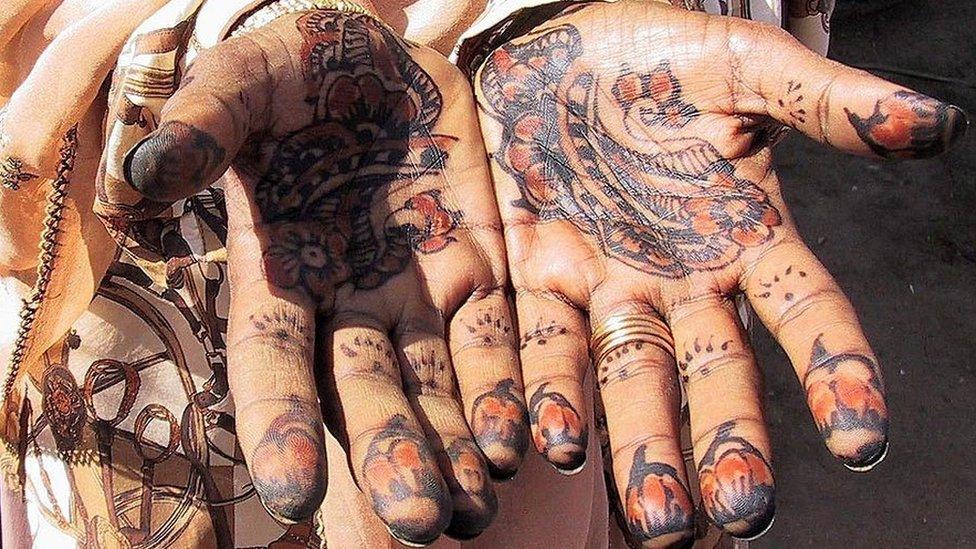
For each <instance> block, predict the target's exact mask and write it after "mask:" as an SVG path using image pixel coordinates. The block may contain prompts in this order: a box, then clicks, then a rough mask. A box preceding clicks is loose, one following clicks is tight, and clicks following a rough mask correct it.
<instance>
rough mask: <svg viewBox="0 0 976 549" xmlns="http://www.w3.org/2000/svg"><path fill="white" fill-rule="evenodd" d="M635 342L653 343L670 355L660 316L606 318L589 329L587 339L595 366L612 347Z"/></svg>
mask: <svg viewBox="0 0 976 549" xmlns="http://www.w3.org/2000/svg"><path fill="white" fill-rule="evenodd" d="M637 341H639V342H643V343H648V344H651V345H655V346H657V347H659V348H660V349H661V350H663V351H664V352H666V353H668V354H669V355H670V356H674V339H673V338H672V337H671V330H670V329H669V328H668V326H667V325H666V324H665V323H664V322H663V321H662V320H661V319H659V318H656V317H653V316H650V315H640V316H638V315H628V316H617V317H610V318H609V319H607V320H606V321H604V322H603V323H601V324H600V325H599V326H598V327H597V328H596V329H595V330H594V331H593V336H592V338H591V339H590V349H591V356H592V358H593V364H594V365H599V364H600V363H601V362H603V361H604V360H605V359H606V358H607V356H609V355H610V354H611V353H612V352H613V351H614V350H616V349H619V348H620V347H621V346H623V345H625V344H627V343H631V342H637Z"/></svg>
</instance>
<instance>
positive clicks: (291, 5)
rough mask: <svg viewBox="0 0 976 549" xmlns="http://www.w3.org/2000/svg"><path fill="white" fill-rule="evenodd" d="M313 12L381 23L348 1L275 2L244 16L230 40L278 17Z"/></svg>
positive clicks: (364, 9)
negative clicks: (355, 15) (356, 16)
mask: <svg viewBox="0 0 976 549" xmlns="http://www.w3.org/2000/svg"><path fill="white" fill-rule="evenodd" d="M314 10H335V11H342V12H346V13H358V14H360V15H366V16H369V17H372V18H373V19H375V20H376V21H378V22H381V23H382V21H381V20H380V18H379V17H377V16H376V14H375V13H373V12H371V11H370V10H368V9H366V8H365V7H364V6H362V5H360V4H357V3H356V2H350V1H349V0H275V1H274V2H271V3H269V4H265V5H264V6H262V7H260V8H258V9H256V10H254V11H252V12H250V13H248V14H246V15H244V16H242V17H241V19H240V20H239V23H237V24H235V25H234V26H233V27H232V30H231V31H230V35H229V37H230V38H234V37H236V36H240V35H242V34H245V33H248V32H251V31H253V30H255V29H259V28H261V27H264V26H266V25H268V24H270V23H272V22H273V21H275V20H276V19H278V18H279V17H284V16H286V15H291V14H293V13H301V12H305V11H314Z"/></svg>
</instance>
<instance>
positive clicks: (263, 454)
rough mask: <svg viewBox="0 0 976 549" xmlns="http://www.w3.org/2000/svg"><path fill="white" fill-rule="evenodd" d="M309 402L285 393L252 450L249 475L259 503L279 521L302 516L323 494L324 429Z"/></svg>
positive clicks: (307, 513)
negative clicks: (284, 405) (284, 407)
mask: <svg viewBox="0 0 976 549" xmlns="http://www.w3.org/2000/svg"><path fill="white" fill-rule="evenodd" d="M316 417H318V414H317V413H316V411H315V410H314V409H313V408H312V405H311V404H309V403H308V402H305V401H303V400H302V399H300V398H299V397H297V396H292V397H289V399H288V410H287V411H285V412H284V413H282V414H281V415H279V416H278V417H276V418H275V419H274V421H272V422H271V425H269V426H268V428H267V430H266V431H265V433H264V437H263V438H262V439H261V442H260V443H259V444H258V445H257V447H256V448H255V449H254V452H253V453H252V454H251V459H250V461H249V463H250V464H251V479H252V482H253V483H254V488H255V489H256V490H257V491H258V494H260V495H261V501H262V503H264V506H265V507H266V508H267V509H268V511H269V512H270V513H271V514H272V516H274V517H275V518H276V519H278V520H279V521H282V522H289V523H290V522H298V521H302V520H306V519H308V518H309V517H311V516H312V514H314V513H315V511H316V509H318V507H319V504H320V503H322V498H323V497H325V472H326V467H325V446H324V444H325V433H324V430H323V427H322V423H321V422H320V421H318V420H316V419H315V418H316Z"/></svg>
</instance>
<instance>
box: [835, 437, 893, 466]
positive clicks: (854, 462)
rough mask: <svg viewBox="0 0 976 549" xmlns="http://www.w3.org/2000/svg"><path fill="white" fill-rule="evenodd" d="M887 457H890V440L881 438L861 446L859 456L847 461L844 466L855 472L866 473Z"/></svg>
mask: <svg viewBox="0 0 976 549" xmlns="http://www.w3.org/2000/svg"><path fill="white" fill-rule="evenodd" d="M886 457H888V441H887V440H879V441H876V442H872V443H869V444H865V445H864V446H861V447H860V448H859V449H858V451H857V456H855V457H854V458H853V459H849V460H847V461H845V462H844V467H847V468H848V469H850V470H851V471H854V472H855V473H866V472H868V471H870V470H871V469H874V468H875V467H877V466H878V464H879V463H881V462H882V461H884V460H885V458H886Z"/></svg>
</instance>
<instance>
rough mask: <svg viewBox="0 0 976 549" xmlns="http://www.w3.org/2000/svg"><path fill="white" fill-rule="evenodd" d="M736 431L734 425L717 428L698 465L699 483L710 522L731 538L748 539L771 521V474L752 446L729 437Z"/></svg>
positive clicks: (772, 503) (761, 456)
mask: <svg viewBox="0 0 976 549" xmlns="http://www.w3.org/2000/svg"><path fill="white" fill-rule="evenodd" d="M735 427H736V422H735V421H729V422H726V423H723V424H722V425H720V426H719V427H718V430H717V432H716V434H715V439H714V440H712V443H711V444H710V445H709V446H708V450H706V451H705V455H704V456H703V457H702V459H701V462H700V463H699V464H698V479H699V483H700V485H701V495H702V503H703V505H704V506H705V510H706V511H707V512H708V515H709V516H710V517H711V519H712V521H714V522H715V524H717V525H718V526H719V527H721V528H722V529H724V530H726V531H728V532H730V533H732V534H733V535H736V536H742V537H751V536H755V535H757V534H759V533H760V532H762V531H763V530H764V529H765V528H766V527H768V526H769V524H770V523H771V522H772V520H773V515H774V513H775V511H776V505H775V500H774V492H773V472H772V469H771V468H770V466H769V462H767V461H766V458H764V457H763V455H762V454H761V453H760V452H759V450H758V449H756V447H755V446H753V445H752V444H751V443H750V442H749V441H748V440H746V439H745V438H742V437H740V436H734V435H732V431H733V430H734V429H735Z"/></svg>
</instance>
